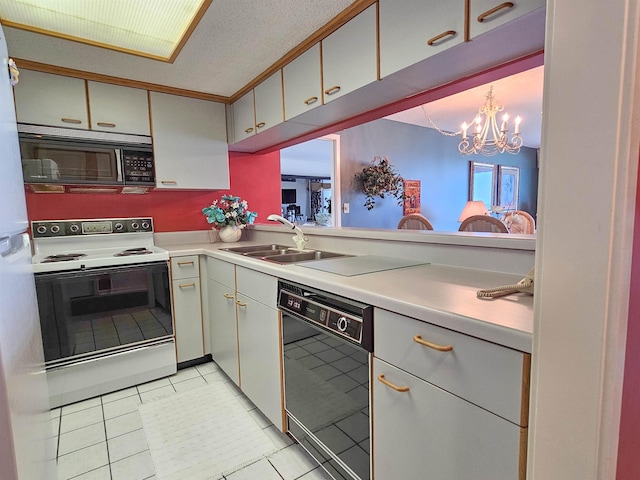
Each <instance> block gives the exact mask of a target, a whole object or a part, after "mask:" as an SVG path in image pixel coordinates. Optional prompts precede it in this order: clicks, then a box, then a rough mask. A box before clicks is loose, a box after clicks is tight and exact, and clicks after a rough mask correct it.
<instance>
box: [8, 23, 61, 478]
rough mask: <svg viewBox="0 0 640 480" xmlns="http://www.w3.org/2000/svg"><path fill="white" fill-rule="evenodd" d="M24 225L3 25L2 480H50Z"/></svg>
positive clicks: (51, 453)
mask: <svg viewBox="0 0 640 480" xmlns="http://www.w3.org/2000/svg"><path fill="white" fill-rule="evenodd" d="M16 88H18V86H17V87H16ZM27 224H28V222H27V209H26V204H25V195H24V186H23V179H22V167H21V161H20V148H19V144H18V133H17V130H16V117H15V108H14V103H13V90H12V85H11V80H10V76H9V68H8V53H7V43H6V40H5V36H4V32H3V31H2V27H1V26H0V432H1V433H0V435H1V436H2V438H0V479H2V480H35V479H37V480H40V479H43V480H49V479H52V480H53V479H55V478H56V477H57V474H56V465H55V443H54V441H53V434H52V425H51V421H50V413H49V395H48V391H47V380H46V374H45V370H44V354H43V351H42V338H41V333H40V321H39V317H38V304H37V301H36V293H35V284H34V280H33V273H32V271H31V245H30V242H29V236H28V234H27V233H26V231H27Z"/></svg>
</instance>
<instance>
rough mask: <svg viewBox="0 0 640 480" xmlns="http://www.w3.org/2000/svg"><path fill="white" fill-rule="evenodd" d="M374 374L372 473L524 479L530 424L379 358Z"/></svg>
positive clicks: (381, 475)
mask: <svg viewBox="0 0 640 480" xmlns="http://www.w3.org/2000/svg"><path fill="white" fill-rule="evenodd" d="M376 334H377V332H376ZM373 374H374V379H375V381H374V384H373V424H374V429H373V435H374V437H373V445H374V458H375V460H374V462H373V466H374V478H382V479H387V478H407V479H408V478H430V479H437V480H449V479H454V478H455V479H460V480H464V479H473V480H517V479H522V478H523V476H520V469H521V468H522V469H524V465H523V464H522V463H521V458H522V457H521V453H522V452H523V450H522V449H521V448H522V447H521V445H522V442H523V441H524V440H523V437H524V439H526V429H523V428H521V427H519V426H518V425H515V424H513V423H511V422H508V421H507V420H504V419H503V418H500V417H498V416H497V415H494V414H493V413H491V412H488V411H487V410H484V409H482V408H480V407H478V406H476V405H474V404H472V403H470V402H468V401H466V400H464V399H462V398H460V397H457V396H455V395H452V394H451V393H449V392H447V391H445V390H442V389H441V388H438V387H436V386H434V385H432V384H431V383H428V382H425V381H424V380H421V379H419V378H417V377H415V376H413V375H411V374H409V373H407V372H405V371H403V370H401V369H399V368H396V367H394V366H392V365H390V364H388V363H386V362H383V361H381V360H379V359H377V358H374V360H373ZM379 375H383V376H384V380H386V381H388V382H391V384H393V385H394V386H396V387H399V388H401V389H408V390H406V391H396V390H394V389H393V388H392V387H389V386H387V385H385V384H383V383H381V382H380V381H379V380H377V379H378V377H379Z"/></svg>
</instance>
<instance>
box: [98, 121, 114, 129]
mask: <svg viewBox="0 0 640 480" xmlns="http://www.w3.org/2000/svg"><path fill="white" fill-rule="evenodd" d="M97 125H98V126H99V127H106V128H115V127H116V124H115V123H105V122H98V123H97Z"/></svg>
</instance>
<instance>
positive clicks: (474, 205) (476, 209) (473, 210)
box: [458, 200, 489, 222]
mask: <svg viewBox="0 0 640 480" xmlns="http://www.w3.org/2000/svg"><path fill="white" fill-rule="evenodd" d="M473 215H489V210H487V206H486V205H485V204H484V202H483V201H482V200H469V201H468V202H467V204H466V205H465V206H464V208H463V209H462V213H461V214H460V217H458V221H459V222H463V221H464V220H465V219H467V218H469V217H471V216H473Z"/></svg>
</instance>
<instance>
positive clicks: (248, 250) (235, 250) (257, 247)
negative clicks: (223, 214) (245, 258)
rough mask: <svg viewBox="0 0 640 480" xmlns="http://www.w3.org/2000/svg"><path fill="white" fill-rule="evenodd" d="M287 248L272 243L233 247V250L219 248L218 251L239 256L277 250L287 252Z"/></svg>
mask: <svg viewBox="0 0 640 480" xmlns="http://www.w3.org/2000/svg"><path fill="white" fill-rule="evenodd" d="M287 249H289V247H287V246H286V245H278V244H276V243H272V244H270V245H251V246H246V247H233V248H221V249H220V250H224V251H225V252H231V253H239V254H241V255H247V254H251V253H254V252H263V251H272V252H274V253H275V252H276V251H277V250H287Z"/></svg>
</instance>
